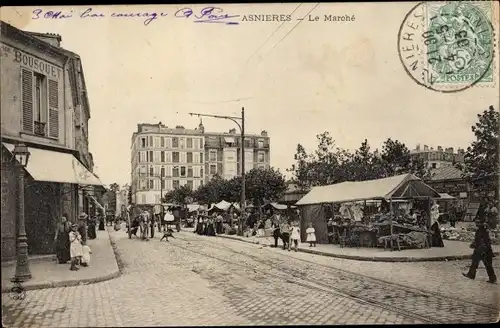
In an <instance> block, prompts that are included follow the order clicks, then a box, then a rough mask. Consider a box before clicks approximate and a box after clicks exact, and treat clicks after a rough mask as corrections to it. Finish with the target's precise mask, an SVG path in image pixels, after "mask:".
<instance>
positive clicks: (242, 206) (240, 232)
mask: <svg viewBox="0 0 500 328" xmlns="http://www.w3.org/2000/svg"><path fill="white" fill-rule="evenodd" d="M189 115H191V116H193V115H194V116H198V117H213V118H222V119H225V120H231V121H233V122H234V123H236V125H237V126H238V127H239V128H240V131H241V145H240V149H241V157H240V158H241V201H240V209H241V216H240V222H239V224H238V235H240V236H242V235H243V217H244V216H245V206H246V201H245V108H244V107H242V108H241V117H235V116H221V115H209V114H199V113H189ZM238 121H241V124H240V123H238Z"/></svg>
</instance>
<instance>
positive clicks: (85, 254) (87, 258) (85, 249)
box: [82, 245, 92, 267]
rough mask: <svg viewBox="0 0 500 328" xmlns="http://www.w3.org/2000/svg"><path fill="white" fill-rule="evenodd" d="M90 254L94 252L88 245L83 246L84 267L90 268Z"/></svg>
mask: <svg viewBox="0 0 500 328" xmlns="http://www.w3.org/2000/svg"><path fill="white" fill-rule="evenodd" d="M90 254H92V251H91V250H90V247H89V246H88V245H83V247H82V266H84V267H88V266H89V265H90Z"/></svg>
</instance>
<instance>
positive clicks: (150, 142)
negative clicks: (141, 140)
mask: <svg viewBox="0 0 500 328" xmlns="http://www.w3.org/2000/svg"><path fill="white" fill-rule="evenodd" d="M148 146H149V147H153V136H149V144H148Z"/></svg>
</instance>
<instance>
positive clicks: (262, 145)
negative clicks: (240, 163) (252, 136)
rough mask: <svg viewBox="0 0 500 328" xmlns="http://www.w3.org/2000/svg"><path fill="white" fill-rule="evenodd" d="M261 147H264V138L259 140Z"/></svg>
mask: <svg viewBox="0 0 500 328" xmlns="http://www.w3.org/2000/svg"><path fill="white" fill-rule="evenodd" d="M259 148H264V140H262V139H261V140H259Z"/></svg>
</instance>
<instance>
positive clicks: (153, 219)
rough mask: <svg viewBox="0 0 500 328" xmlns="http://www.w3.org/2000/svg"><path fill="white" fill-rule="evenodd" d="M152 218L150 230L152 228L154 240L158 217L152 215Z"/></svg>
mask: <svg viewBox="0 0 500 328" xmlns="http://www.w3.org/2000/svg"><path fill="white" fill-rule="evenodd" d="M148 214H149V213H148ZM150 218H151V219H150V220H149V225H150V228H151V238H154V237H155V225H156V217H155V216H154V215H151V216H150Z"/></svg>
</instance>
